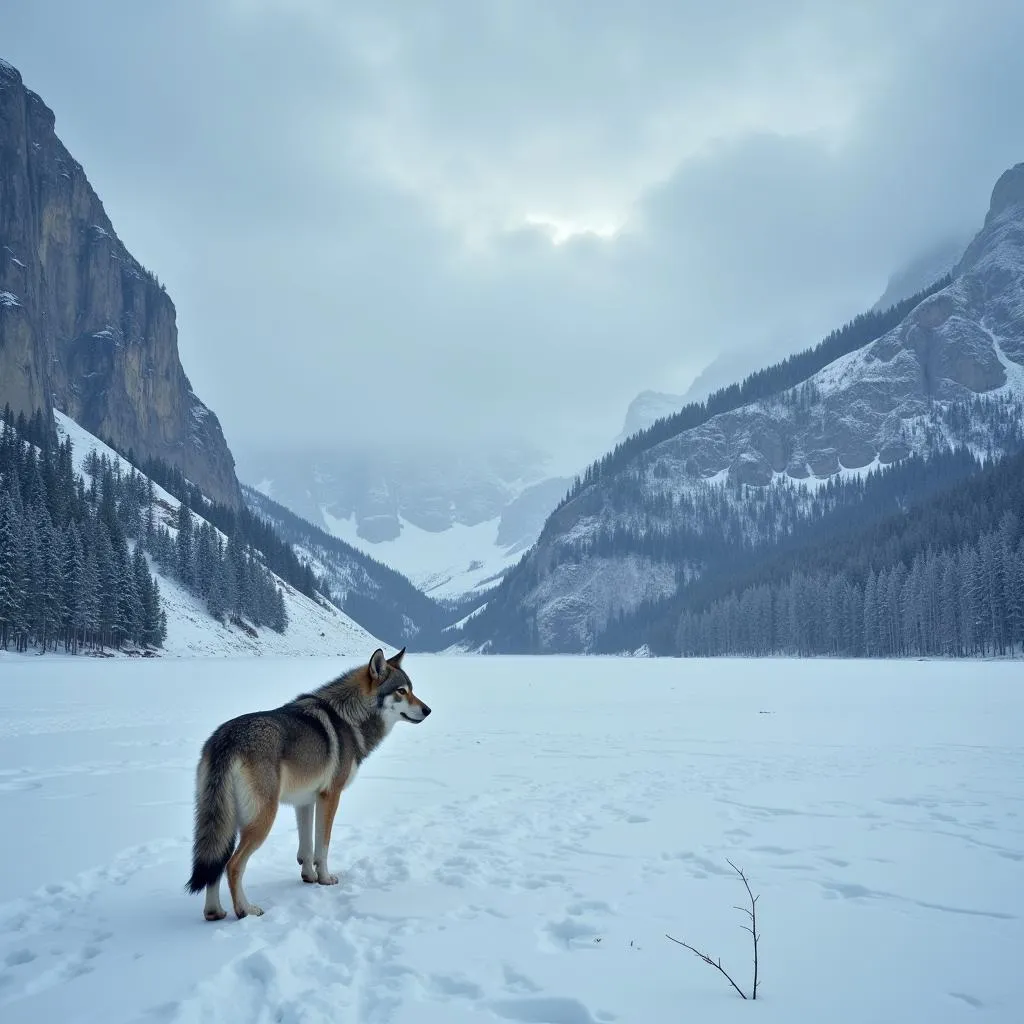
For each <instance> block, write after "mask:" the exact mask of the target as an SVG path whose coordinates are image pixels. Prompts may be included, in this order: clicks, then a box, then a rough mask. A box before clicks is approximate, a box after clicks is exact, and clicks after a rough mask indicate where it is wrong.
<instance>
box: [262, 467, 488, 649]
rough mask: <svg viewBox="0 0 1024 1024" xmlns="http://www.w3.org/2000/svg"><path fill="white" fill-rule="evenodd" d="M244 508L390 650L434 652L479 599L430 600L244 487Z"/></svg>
mask: <svg viewBox="0 0 1024 1024" xmlns="http://www.w3.org/2000/svg"><path fill="white" fill-rule="evenodd" d="M242 493H243V495H244V497H245V501H246V504H247V505H248V506H249V507H250V508H251V509H252V510H253V511H254V512H255V513H256V514H257V515H259V516H261V517H262V518H263V519H264V520H266V521H267V522H268V523H270V524H272V525H273V527H274V529H275V531H276V532H277V534H278V535H279V536H281V537H283V538H284V539H285V540H286V541H288V542H289V543H290V544H291V545H292V547H293V549H294V550H295V552H296V554H297V555H298V556H299V557H300V558H301V559H302V560H303V561H304V562H305V563H306V564H308V565H309V566H311V567H312V569H313V571H314V572H315V573H316V575H317V577H318V578H319V579H320V580H322V581H323V583H324V584H326V586H327V587H328V588H329V590H330V595H331V599H332V601H333V602H334V603H335V604H336V605H337V606H338V607H339V608H341V609H342V611H344V612H346V613H347V614H349V615H350V616H351V617H352V618H353V619H355V620H357V621H358V622H360V623H361V624H362V625H363V626H365V627H366V628H367V629H369V630H370V631H371V632H373V633H374V635H376V636H379V637H381V638H383V639H385V640H386V641H387V642H388V644H389V645H391V646H393V647H406V646H407V647H408V648H409V649H410V650H414V651H415V650H436V649H438V647H439V646H443V637H442V633H443V630H444V629H445V628H446V627H448V626H449V625H450V624H451V623H452V622H454V621H457V620H458V619H460V618H462V617H463V616H464V615H466V614H468V613H469V612H471V611H473V610H474V609H475V608H476V607H477V606H479V604H480V603H481V599H480V598H476V599H474V598H472V597H470V598H469V599H467V600H464V601H462V602H458V601H445V600H434V599H433V598H431V597H428V596H427V595H425V594H424V593H423V592H422V591H420V590H418V589H417V588H416V587H415V586H414V585H413V584H412V583H411V582H410V581H409V580H408V579H406V577H404V576H402V575H401V573H398V572H396V571H395V570H394V569H391V568H389V567H388V566H386V565H384V564H383V563H381V562H378V561H377V560H376V559H374V558H371V557H370V556H369V555H367V554H365V553H364V552H362V551H360V550H358V549H357V548H354V547H352V546H351V545H349V544H346V543H345V542H344V541H342V540H339V539H338V538H337V537H335V536H333V535H332V534H329V533H327V532H326V531H325V530H323V529H321V528H320V527H318V526H315V525H314V524H312V523H310V522H308V521H307V520H305V519H303V518H301V517H300V516H297V515H296V514H295V513H294V512H292V511H291V510H290V509H288V508H286V507H285V506H283V505H281V504H279V503H278V502H276V501H274V500H273V499H271V498H268V497H267V496H266V495H265V494H261V493H260V492H259V491H257V490H255V489H254V488H251V487H248V486H246V485H244V484H243V485H242Z"/></svg>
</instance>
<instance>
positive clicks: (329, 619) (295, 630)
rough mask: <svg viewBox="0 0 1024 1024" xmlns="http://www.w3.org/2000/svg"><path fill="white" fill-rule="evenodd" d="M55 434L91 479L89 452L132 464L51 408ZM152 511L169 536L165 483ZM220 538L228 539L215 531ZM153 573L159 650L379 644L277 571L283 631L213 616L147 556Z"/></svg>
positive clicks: (359, 651) (331, 650)
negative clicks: (163, 632) (160, 609)
mask: <svg viewBox="0 0 1024 1024" xmlns="http://www.w3.org/2000/svg"><path fill="white" fill-rule="evenodd" d="M54 419H55V421H56V426H57V431H58V434H59V436H60V437H61V438H62V439H63V438H70V440H71V444H72V458H73V462H74V469H75V472H76V473H78V474H80V475H81V476H82V477H83V479H84V480H86V481H89V480H90V474H89V471H88V457H89V454H90V452H96V453H97V454H98V455H100V456H105V457H106V458H107V459H109V460H110V461H111V462H112V463H113V465H114V466H116V467H119V468H120V471H121V473H123V474H125V475H127V474H128V473H130V472H131V469H132V467H131V466H130V465H129V463H128V462H127V461H126V460H124V459H122V458H121V456H120V455H118V454H117V452H115V451H114V450H113V449H111V448H109V447H108V446H107V445H106V444H104V443H103V442H102V441H100V440H98V439H97V438H96V437H94V436H93V435H92V434H90V433H89V432H88V431H86V430H84V429H83V428H82V427H81V426H79V425H78V424H77V423H76V422H75V421H74V420H72V419H70V418H69V417H68V416H66V415H64V413H62V412H59V411H57V410H54ZM153 493H154V496H155V507H154V514H155V515H156V517H157V522H158V524H160V525H162V526H165V527H166V528H167V530H168V531H169V533H170V534H171V536H172V538H175V537H176V536H177V529H176V526H175V523H176V521H177V516H178V510H179V507H180V505H181V502H180V501H179V500H178V499H177V498H176V497H175V496H174V495H172V494H170V493H169V492H168V491H166V490H164V488H163V487H160V486H159V485H156V484H154V486H153ZM193 518H194V519H195V521H196V528H197V529H198V528H199V526H201V524H202V523H203V522H204V520H203V517H202V515H201V513H200V512H197V511H195V510H194V511H193ZM217 533H218V534H219V535H220V536H221V538H222V540H224V541H226V540H227V538H226V537H224V535H223V534H222V533H221V532H220V531H219V530H218V531H217ZM147 560H148V562H149V565H150V569H151V570H152V571H153V572H154V573H155V575H156V577H157V582H158V585H159V588H160V597H161V601H162V604H163V606H164V610H165V612H166V615H167V639H166V640H165V641H164V645H163V649H162V651H161V653H162V654H163V655H165V656H172V657H216V656H231V655H254V654H255V655H293V656H294V655H342V656H345V657H347V656H352V655H359V656H363V655H365V654H366V653H367V652H372V651H373V650H374V648H375V647H379V646H381V643H380V641H379V640H378V639H377V638H375V637H373V636H371V635H370V633H368V632H367V631H366V630H365V629H363V627H362V626H360V625H358V624H357V623H355V622H354V621H353V620H352V619H351V618H349V616H347V615H345V614H344V613H343V612H342V611H341V610H340V609H338V608H337V607H335V606H334V605H333V604H332V603H330V602H329V601H326V600H324V599H322V598H319V599H317V600H311V599H310V598H308V597H306V596H305V595H304V594H302V593H300V592H299V591H298V590H296V588H295V587H293V586H291V585H290V584H289V583H287V582H286V581H285V580H283V579H281V578H280V577H279V576H276V575H275V577H274V579H275V582H276V584H277V586H278V587H279V588H280V590H281V592H282V594H283V596H284V605H285V610H286V613H287V617H288V626H287V628H286V630H285V631H284V632H283V633H278V632H275V631H274V630H273V629H269V628H255V627H254V626H253V625H252V624H251V623H246V622H244V621H243V622H241V623H235V622H232V621H231V619H230V617H226V618H225V621H219V620H218V619H215V618H214V617H213V616H212V615H211V614H210V612H209V611H208V609H207V607H206V603H205V602H204V601H203V600H202V599H201V598H199V597H197V596H196V595H195V594H193V593H191V592H190V591H189V590H188V589H186V588H185V587H184V586H183V585H182V584H181V583H180V582H179V581H178V580H177V579H175V578H174V576H173V575H171V574H169V573H166V572H162V571H161V568H160V566H159V565H158V564H157V563H156V562H154V561H153V559H152V558H150V557H149V556H147Z"/></svg>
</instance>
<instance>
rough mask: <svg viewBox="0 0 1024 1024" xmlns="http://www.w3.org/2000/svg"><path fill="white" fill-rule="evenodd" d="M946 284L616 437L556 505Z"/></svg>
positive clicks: (877, 331)
mask: <svg viewBox="0 0 1024 1024" xmlns="http://www.w3.org/2000/svg"><path fill="white" fill-rule="evenodd" d="M951 282H952V275H950V274H947V275H945V276H944V277H942V278H940V279H939V280H938V281H936V282H935V283H934V284H932V285H930V286H929V287H928V288H925V289H923V290H922V291H920V292H918V293H917V294H916V295H912V296H911V297H910V298H907V299H903V300H902V301H901V302H897V303H895V304H894V305H892V306H890V307H889V308H888V309H886V310H879V311H869V312H867V313H860V314H858V315H857V316H856V317H854V318H853V320H851V321H850V322H849V323H847V324H844V325H843V326H842V327H840V328H838V329H837V330H834V331H832V332H831V333H830V334H829V335H828V336H827V337H825V338H824V339H822V341H820V342H819V343H818V344H817V345H815V346H813V347H812V348H808V349H805V350H804V351H803V352H798V353H797V354H795V355H792V356H788V357H787V358H786V359H783V360H782V361H781V362H779V363H775V364H774V365H772V366H769V367H766V368H765V369H763V370H758V371H756V372H755V373H752V374H750V375H749V376H747V377H746V378H744V380H743V382H742V383H740V384H730V385H729V386H728V387H724V388H720V389H719V390H718V391H715V392H713V393H712V394H711V395H709V396H708V398H707V399H706V400H705V401H703V402H691V403H690V404H689V405H687V406H684V407H683V408H682V409H680V411H679V412H677V413H673V414H672V415H671V416H664V417H662V418H661V419H659V420H657V421H656V422H654V423H653V424H651V426H649V427H647V428H646V429H644V430H641V431H638V432H637V433H636V434H633V435H632V436H630V437H628V438H626V439H625V440H624V441H621V442H620V443H619V444H617V445H616V446H615V448H614V449H612V451H610V452H609V453H608V454H607V455H604V456H602V457H601V458H600V459H598V460H597V461H596V462H594V463H593V464H592V465H590V466H589V467H587V469H586V471H585V472H584V473H583V475H582V476H580V477H577V478H576V480H575V481H574V483H573V486H572V487H571V488H570V489H569V492H568V493H567V494H566V496H565V498H564V499H563V501H562V503H561V504H560V505H559V508H561V507H562V505H565V504H567V503H568V502H570V501H572V500H573V498H575V497H577V496H578V495H579V494H580V492H581V491H583V490H584V489H586V488H587V487H589V486H591V485H592V484H594V483H597V482H598V481H599V480H603V479H606V478H607V477H609V476H611V475H613V474H615V473H617V472H619V471H620V470H621V469H623V468H624V467H625V466H626V465H627V464H628V463H630V462H631V461H632V460H633V459H635V458H636V457H637V456H638V455H640V454H641V453H642V452H645V451H647V450H649V449H651V448H653V447H654V446H655V445H658V444H660V443H661V442H662V441H667V440H668V439H669V438H670V437H675V436H676V435H677V434H681V433H682V432H683V431H684V430H692V429H693V428H694V427H699V426H701V425H702V424H704V423H706V422H707V421H708V420H709V419H711V418H712V417H713V416H718V415H720V414H722V413H725V412H733V411H734V410H736V409H740V408H742V407H743V406H745V405H749V404H750V403H752V402H757V401H761V400H764V399H767V398H771V397H773V396H775V395H778V394H780V393H781V392H783V391H788V390H789V389H791V388H794V387H796V386H797V385H798V384H800V383H801V382H803V381H806V380H807V379H808V378H809V377H812V376H813V375H814V374H816V373H817V372H818V371H819V370H822V369H824V368H825V367H826V366H828V364H829V363H832V362H834V361H835V360H836V359H838V358H840V356H844V355H847V354H848V353H850V352H853V351H855V350H856V349H859V348H863V347H864V346H865V345H870V344H871V342H873V341H876V340H877V339H878V338H880V337H882V335H883V334H886V333H887V332H889V331H891V330H892V329H893V328H895V327H898V326H899V325H900V323H902V322H903V320H904V318H905V317H906V316H907V314H908V313H910V311H911V310H912V309H914V307H915V306H917V305H918V304H919V303H921V302H923V301H924V300H925V299H926V298H928V297H929V296H930V295H934V294H935V293H936V292H938V291H941V290H942V289H943V288H945V287H947V286H948V285H949V284H950V283H951ZM556 511H557V509H556ZM549 522H550V519H549Z"/></svg>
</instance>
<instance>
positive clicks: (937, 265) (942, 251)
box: [871, 236, 970, 311]
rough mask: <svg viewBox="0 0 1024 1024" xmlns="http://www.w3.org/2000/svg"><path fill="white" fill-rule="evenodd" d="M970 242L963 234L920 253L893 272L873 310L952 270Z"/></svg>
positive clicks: (916, 290) (911, 292)
mask: <svg viewBox="0 0 1024 1024" xmlns="http://www.w3.org/2000/svg"><path fill="white" fill-rule="evenodd" d="M968 242H970V238H962V237H959V236H953V237H950V238H943V239H941V240H940V241H938V242H936V243H935V244H934V245H932V246H929V247H928V248H927V249H925V250H924V251H923V252H921V253H918V255H916V256H915V257H914V258H913V259H911V260H910V261H909V262H908V263H906V264H905V265H904V266H903V267H901V268H900V269H899V270H897V271H896V272H895V273H894V274H892V275H891V276H890V278H889V281H888V283H887V284H886V286H885V291H884V292H882V294H881V295H880V296H879V298H878V301H877V302H876V303H875V304H874V305H873V306H872V307H871V308H872V310H874V311H880V310H883V309H888V308H889V306H891V305H893V304H894V303H897V302H901V301H902V300H903V299H906V298H909V297H910V296H911V295H915V294H916V293H917V292H919V291H921V289H923V288H926V287H927V286H928V285H930V284H931V283H932V281H937V280H938V279H939V278H940V277H943V276H945V275H946V274H948V273H949V272H950V271H951V270H952V269H953V268H954V267H955V266H956V265H957V263H959V262H960V257H961V256H963V254H964V249H966V248H967V243H968Z"/></svg>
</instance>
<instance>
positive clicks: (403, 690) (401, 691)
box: [395, 686, 409, 697]
mask: <svg viewBox="0 0 1024 1024" xmlns="http://www.w3.org/2000/svg"><path fill="white" fill-rule="evenodd" d="M408 692H409V691H408V690H407V689H406V688H405V687H404V686H400V687H399V688H398V689H397V690H395V693H397V694H398V696H399V697H404V696H406V695H407V694H408Z"/></svg>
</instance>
